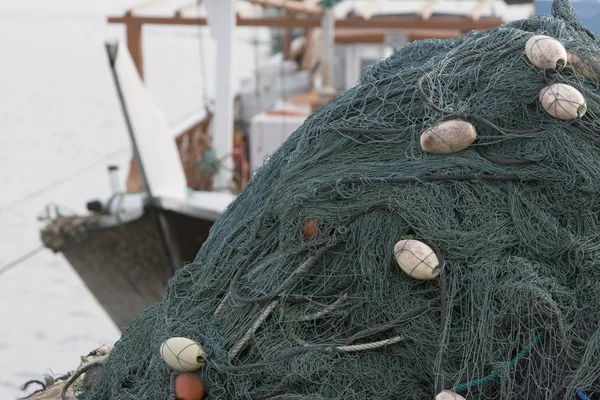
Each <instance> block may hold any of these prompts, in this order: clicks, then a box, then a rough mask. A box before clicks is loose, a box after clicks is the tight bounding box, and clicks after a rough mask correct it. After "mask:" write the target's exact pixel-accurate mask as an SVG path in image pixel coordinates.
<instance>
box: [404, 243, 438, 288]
mask: <svg viewBox="0 0 600 400" xmlns="http://www.w3.org/2000/svg"><path fill="white" fill-rule="evenodd" d="M394 256H395V257H396V262H397V263H398V265H399V266H400V268H402V270H403V271H404V272H406V273H407V274H408V275H409V276H411V277H412V278H415V279H421V280H429V279H435V278H437V276H438V275H439V274H440V271H441V268H440V261H439V260H438V258H437V255H436V254H435V252H434V251H433V249H432V248H431V247H429V246H427V245H426V244H425V243H423V242H420V241H418V240H412V239H408V240H400V241H399V242H398V243H396V245H395V246H394Z"/></svg>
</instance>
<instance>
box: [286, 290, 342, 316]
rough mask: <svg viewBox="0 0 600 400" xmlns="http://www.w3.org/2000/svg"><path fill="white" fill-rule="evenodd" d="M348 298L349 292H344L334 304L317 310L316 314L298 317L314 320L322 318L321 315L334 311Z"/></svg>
mask: <svg viewBox="0 0 600 400" xmlns="http://www.w3.org/2000/svg"><path fill="white" fill-rule="evenodd" d="M347 298H348V294H347V293H344V294H343V295H342V296H341V297H340V298H339V299H337V300H336V301H335V302H334V303H333V304H330V305H328V306H327V307H325V308H324V309H322V310H321V311H318V312H316V313H314V314H309V315H303V316H302V317H300V318H298V321H313V320H315V319H319V318H321V317H323V316H325V315H327V314H329V313H330V312H332V311H333V310H335V309H336V308H338V307H339V306H340V305H341V304H342V303H343V302H344V301H345V300H346V299H347Z"/></svg>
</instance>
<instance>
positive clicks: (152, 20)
mask: <svg viewBox="0 0 600 400" xmlns="http://www.w3.org/2000/svg"><path fill="white" fill-rule="evenodd" d="M130 18H131V19H132V20H133V21H135V22H138V23H140V24H150V25H206V23H207V21H206V18H188V17H186V18H172V17H142V16H131V17H130ZM108 22H109V23H117V24H124V23H126V22H127V18H126V17H109V18H108ZM503 23H504V21H503V20H502V19H501V18H497V17H482V18H480V19H479V20H478V21H472V20H471V19H470V18H469V17H463V16H444V17H442V16H439V17H436V16H434V17H430V18H429V19H428V20H422V19H421V18H420V17H419V16H415V15H401V16H385V17H384V16H382V17H379V16H376V17H373V18H371V19H369V20H365V19H364V18H362V17H348V18H344V19H339V20H337V21H336V22H335V26H336V28H354V29H365V28H386V29H399V28H402V29H433V30H459V31H461V32H468V31H471V30H475V31H479V30H485V29H491V28H496V27H498V26H500V25H502V24H503ZM237 26H256V27H258V26H264V27H271V28H286V27H290V26H291V27H297V28H316V27H319V26H320V20H319V19H318V18H295V19H293V20H291V21H289V20H287V19H285V18H280V17H264V18H241V17H238V18H237Z"/></svg>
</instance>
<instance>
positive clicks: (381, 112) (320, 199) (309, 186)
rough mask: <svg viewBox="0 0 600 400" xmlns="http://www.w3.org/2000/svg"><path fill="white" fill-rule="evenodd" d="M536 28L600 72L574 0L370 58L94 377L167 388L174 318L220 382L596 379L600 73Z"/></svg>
mask: <svg viewBox="0 0 600 400" xmlns="http://www.w3.org/2000/svg"><path fill="white" fill-rule="evenodd" d="M534 34H543V35H548V36H551V37H553V38H556V39H557V40H559V41H560V42H561V43H562V44H563V45H564V46H565V48H566V49H567V50H568V51H569V52H570V53H572V54H575V55H577V57H579V58H580V59H581V60H582V62H584V63H586V64H587V65H588V66H589V70H588V72H590V71H592V72H594V73H595V72H598V73H600V64H598V63H597V62H595V58H594V54H598V53H599V52H600V42H598V41H597V39H596V38H595V37H594V36H593V35H592V34H590V33H589V32H588V31H587V30H586V29H585V28H583V27H582V26H581V25H580V24H579V22H578V21H577V19H576V18H575V16H574V12H573V10H572V9H571V5H570V3H569V2H568V1H566V0H557V1H556V2H555V4H554V17H549V16H537V17H534V18H531V19H528V20H522V21H517V22H513V23H509V24H506V25H504V26H502V27H498V28H496V29H491V30H488V31H484V32H473V33H470V34H468V35H466V36H464V37H462V38H460V39H457V40H426V41H420V42H417V43H413V44H410V45H407V46H406V47H403V48H402V49H401V50H399V51H398V52H396V53H395V54H393V55H392V56H391V57H389V58H387V59H385V60H382V61H380V62H379V63H377V64H375V65H373V66H372V67H370V68H368V69H367V70H366V71H365V72H364V75H363V77H362V79H361V80H360V81H359V82H358V83H357V84H356V86H355V87H353V88H352V89H350V90H348V91H347V92H345V93H344V94H342V95H340V96H339V97H337V98H336V99H335V100H334V101H332V102H330V103H328V104H327V105H325V106H324V107H322V108H321V109H320V110H318V111H317V112H316V113H314V114H313V115H312V116H310V117H309V118H308V119H307V120H306V121H305V123H304V124H303V125H302V126H301V127H300V128H299V129H298V130H297V131H296V132H295V133H294V134H293V135H292V136H291V137H290V138H289V140H287V141H286V142H285V143H284V144H283V145H282V146H281V147H280V148H279V149H278V150H277V151H276V152H275V153H274V154H273V155H272V156H271V157H270V160H268V162H267V163H266V164H265V165H264V166H263V167H262V168H261V169H260V171H259V172H258V173H257V174H256V175H255V176H254V177H253V178H252V179H251V181H250V183H249V184H248V186H247V187H246V188H245V189H244V190H243V191H242V193H241V194H240V195H239V197H238V198H237V199H236V200H235V201H234V202H233V203H232V205H231V206H230V207H229V208H228V209H227V210H226V212H225V213H224V214H223V215H222V217H221V218H220V220H219V221H218V222H217V223H216V225H215V226H214V228H213V229H212V231H211V234H210V238H209V239H208V241H207V242H206V243H205V244H204V245H203V246H202V248H201V249H200V251H199V253H198V256H197V258H196V260H195V261H194V262H193V263H192V264H190V265H188V266H186V267H185V268H184V269H182V270H180V271H179V272H178V273H177V274H176V275H175V277H174V278H173V279H171V280H170V282H169V284H168V287H167V289H166V291H165V293H164V297H163V299H162V301H161V302H159V303H157V304H156V305H155V306H153V307H151V308H150V309H148V310H147V311H145V312H144V313H142V314H141V315H140V316H139V317H138V318H137V319H136V320H135V321H134V322H133V324H132V325H131V326H130V327H129V328H128V329H127V330H126V331H125V332H124V334H123V336H122V337H121V339H120V340H119V341H118V342H117V344H116V345H115V347H114V349H113V351H112V353H111V355H110V356H109V357H108V359H107V360H106V361H105V363H104V365H103V367H102V373H101V376H100V378H99V379H98V380H97V381H96V382H95V383H94V385H93V387H92V389H89V390H84V391H81V393H80V394H79V397H78V398H79V399H141V398H144V399H167V398H169V396H170V395H171V387H170V381H171V377H172V376H173V374H175V373H176V372H175V371H173V370H172V369H171V368H170V367H168V366H167V365H166V364H165V362H164V361H163V360H162V359H161V357H160V354H159V348H160V345H161V343H162V342H163V341H165V340H166V339H168V338H170V337H175V336H183V337H187V338H190V339H193V340H194V341H196V342H197V343H199V344H200V345H201V346H202V348H203V349H204V351H205V352H206V354H207V365H205V366H204V367H202V368H201V369H199V370H198V371H196V372H195V374H196V375H197V376H198V378H199V379H200V380H201V381H202V382H203V383H204V385H205V388H206V391H207V397H206V398H207V399H210V400H213V399H253V400H259V399H263V400H266V399H271V400H274V399H281V400H283V399H285V400H292V399H294V400H296V399H298V400H300V399H302V400H306V399H311V400H312V399H314V400H325V399H390V400H391V399H406V400H410V399H419V400H422V399H427V398H433V397H434V396H435V395H436V393H439V392H440V391H442V390H447V389H454V390H456V391H457V392H459V393H460V394H461V395H463V396H466V397H468V398H472V399H550V398H552V399H563V398H564V399H573V398H575V396H576V394H575V393H576V391H577V390H579V389H581V390H583V391H584V392H587V393H588V394H590V393H594V392H596V393H600V381H598V377H599V376H600V330H598V326H599V323H600V298H598V297H596V294H597V293H599V292H600V241H599V240H598V237H599V234H600V212H599V210H600V176H599V171H600V152H599V147H598V146H599V140H600V136H599V135H598V132H599V129H600V125H599V124H600V123H599V122H598V121H600V119H598V118H596V116H598V115H599V113H600V103H599V97H598V95H597V93H598V89H599V86H598V83H597V82H596V81H595V80H594V79H590V78H586V77H585V76H583V75H582V74H580V73H578V72H577V71H574V70H573V69H570V68H565V69H563V70H560V71H556V70H540V69H538V68H536V67H534V66H533V65H531V64H530V62H529V61H528V60H527V58H526V57H525V55H524V48H525V43H526V41H527V40H528V39H529V38H531V37H532V36H533V35H534ZM588 75H590V74H589V73H588ZM552 83H565V84H569V85H571V86H573V87H575V88H577V89H578V90H580V91H581V92H582V93H583V94H584V96H585V98H586V100H587V102H588V104H587V106H588V110H587V113H586V114H585V116H584V117H583V118H581V119H577V120H574V121H559V120H556V119H553V118H551V117H550V116H549V115H548V114H547V113H546V112H545V111H544V110H543V109H542V107H541V106H540V103H539V100H538V94H539V92H540V90H541V89H542V88H544V87H546V86H548V85H550V84H552ZM457 118H460V119H463V120H465V121H469V122H471V123H472V124H473V125H474V126H475V127H476V129H477V133H478V138H477V140H476V142H475V143H474V144H473V145H471V146H470V147H469V148H467V149H466V150H463V151H461V152H458V153H456V154H452V155H432V154H427V153H425V152H423V150H422V149H421V147H420V145H419V137H420V134H421V132H423V131H424V130H426V129H428V128H431V127H432V126H435V125H436V124H439V123H440V122H442V121H446V120H450V119H457ZM307 221H312V224H313V226H316V227H318V229H316V233H315V234H314V235H308V237H305V236H306V235H305V232H304V226H305V224H306V223H307ZM401 239H416V240H420V241H423V242H425V243H427V244H428V245H429V246H431V247H432V248H433V249H434V250H435V252H436V254H437V255H438V257H439V259H440V260H441V263H442V271H441V274H440V275H439V277H438V278H437V279H434V280H428V281H419V280H415V279H413V278H411V277H409V276H408V275H407V274H406V273H404V272H403V271H402V270H401V269H400V268H399V267H398V264H397V263H396V261H395V259H394V246H395V244H396V243H397V242H398V241H399V240H401ZM594 299H596V300H594Z"/></svg>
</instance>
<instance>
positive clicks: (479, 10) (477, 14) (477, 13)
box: [469, 0, 494, 21]
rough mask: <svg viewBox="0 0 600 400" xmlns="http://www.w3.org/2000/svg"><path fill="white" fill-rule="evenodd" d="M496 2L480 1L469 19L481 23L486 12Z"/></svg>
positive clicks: (489, 0)
mask: <svg viewBox="0 0 600 400" xmlns="http://www.w3.org/2000/svg"><path fill="white" fill-rule="evenodd" d="M493 1H494V0H479V1H478V2H477V4H476V5H475V7H473V9H472V10H471V13H470V14H469V17H471V19H472V20H473V21H479V19H480V18H481V16H482V15H483V13H484V12H485V10H486V9H487V8H488V7H489V6H490V4H492V2H493Z"/></svg>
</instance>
